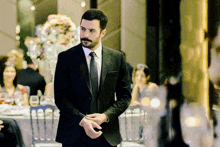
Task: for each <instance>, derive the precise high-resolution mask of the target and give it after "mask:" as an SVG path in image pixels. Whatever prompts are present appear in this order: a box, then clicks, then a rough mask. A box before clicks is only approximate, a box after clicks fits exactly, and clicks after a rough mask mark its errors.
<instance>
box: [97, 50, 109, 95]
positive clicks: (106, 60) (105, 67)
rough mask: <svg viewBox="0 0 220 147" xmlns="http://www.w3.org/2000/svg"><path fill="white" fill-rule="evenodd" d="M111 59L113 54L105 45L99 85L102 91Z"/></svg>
mask: <svg viewBox="0 0 220 147" xmlns="http://www.w3.org/2000/svg"><path fill="white" fill-rule="evenodd" d="M110 59H111V56H110V54H109V52H108V50H107V49H106V48H105V47H103V49H102V71H101V79H100V86H99V87H100V88H99V89H100V91H101V90H102V87H103V84H104V82H105V77H106V74H107V73H108V67H109V64H110Z"/></svg>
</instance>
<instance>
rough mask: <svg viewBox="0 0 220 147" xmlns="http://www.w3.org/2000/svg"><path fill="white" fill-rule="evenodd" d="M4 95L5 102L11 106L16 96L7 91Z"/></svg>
mask: <svg viewBox="0 0 220 147" xmlns="http://www.w3.org/2000/svg"><path fill="white" fill-rule="evenodd" d="M4 97H5V100H4V103H5V104H8V105H10V106H11V105H12V104H13V102H14V98H13V97H11V96H9V95H8V94H7V93H5V94H4Z"/></svg>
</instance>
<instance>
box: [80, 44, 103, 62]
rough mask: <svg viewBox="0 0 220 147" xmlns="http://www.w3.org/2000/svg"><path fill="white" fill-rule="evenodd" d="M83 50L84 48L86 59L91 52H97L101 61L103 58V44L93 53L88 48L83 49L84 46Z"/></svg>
mask: <svg viewBox="0 0 220 147" xmlns="http://www.w3.org/2000/svg"><path fill="white" fill-rule="evenodd" d="M82 48H83V51H84V53H85V55H86V57H88V56H89V54H90V53H91V52H95V54H96V57H98V58H99V59H100V58H101V55H102V44H101V45H100V46H99V47H98V48H97V49H96V50H94V51H91V50H90V49H88V48H86V47H83V46H82Z"/></svg>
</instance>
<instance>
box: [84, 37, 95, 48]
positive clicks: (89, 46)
mask: <svg viewBox="0 0 220 147" xmlns="http://www.w3.org/2000/svg"><path fill="white" fill-rule="evenodd" d="M80 40H81V44H82V46H83V47H86V48H89V49H91V48H93V47H95V46H96V45H97V44H98V43H99V40H98V38H97V39H96V40H94V41H92V40H90V39H88V38H81V39H80ZM82 41H87V42H91V44H90V45H86V44H85V42H84V43H83V42H82Z"/></svg>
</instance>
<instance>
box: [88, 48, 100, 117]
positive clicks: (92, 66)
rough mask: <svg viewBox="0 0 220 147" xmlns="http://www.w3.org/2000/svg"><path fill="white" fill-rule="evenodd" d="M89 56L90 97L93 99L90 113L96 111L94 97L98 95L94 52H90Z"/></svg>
mask: <svg viewBox="0 0 220 147" xmlns="http://www.w3.org/2000/svg"><path fill="white" fill-rule="evenodd" d="M89 55H90V56H91V61H90V81H91V88H92V95H93V99H92V101H91V105H90V106H91V111H92V113H93V112H94V111H95V110H96V107H97V106H96V96H97V93H98V70H97V63H96V62H95V52H91V53H90V54H89Z"/></svg>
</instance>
